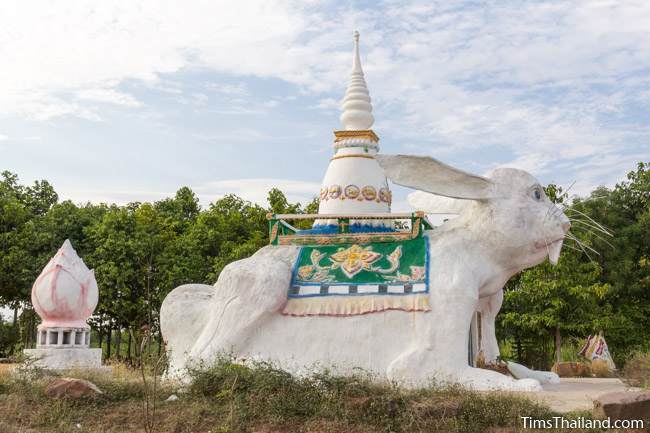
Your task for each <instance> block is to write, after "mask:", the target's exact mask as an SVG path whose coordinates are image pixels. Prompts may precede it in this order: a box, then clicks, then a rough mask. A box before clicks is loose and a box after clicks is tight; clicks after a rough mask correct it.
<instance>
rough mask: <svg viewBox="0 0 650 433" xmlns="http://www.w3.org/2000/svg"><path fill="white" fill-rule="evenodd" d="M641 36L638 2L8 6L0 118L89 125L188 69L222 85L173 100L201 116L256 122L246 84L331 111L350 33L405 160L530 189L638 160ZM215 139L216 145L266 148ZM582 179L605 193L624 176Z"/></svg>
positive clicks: (0, 37)
mask: <svg viewBox="0 0 650 433" xmlns="http://www.w3.org/2000/svg"><path fill="white" fill-rule="evenodd" d="M648 22H650V3H648V2H644V1H627V2H617V1H605V0H604V1H587V0H574V1H563V2H558V1H537V2H524V3H522V2H487V3H486V2H478V3H476V2H469V1H467V2H442V1H439V2H430V1H421V2H420V1H411V2H380V3H376V4H375V3H373V4H372V5H371V7H369V8H367V9H359V8H354V7H353V6H349V5H340V4H337V3H334V2H328V1H324V2H306V3H305V2H299V1H297V0H296V1H290V0H284V1H277V2H270V3H269V2H264V1H261V0H260V1H240V2H238V3H237V4H236V5H233V4H232V3H231V2H227V1H225V0H224V1H215V2H198V1H197V2H191V1H188V2H183V3H182V4H181V3H179V2H176V3H168V4H163V5H161V4H160V3H159V2H157V1H154V0H145V1H141V2H127V3H112V2H108V1H107V2H100V3H82V2H75V3H70V2H66V3H65V5H64V6H62V5H60V4H55V3H49V4H41V3H38V4H35V3H33V2H30V1H24V2H17V1H16V2H12V3H9V2H6V3H3V4H2V6H0V27H1V28H2V29H3V32H1V33H0V58H2V59H3V67H2V68H0V115H2V114H16V113H17V114H20V115H23V116H28V117H31V118H35V119H40V120H52V119H55V118H56V117H60V116H79V117H82V118H85V119H90V120H100V119H101V118H100V115H99V114H98V109H97V107H96V104H97V103H98V102H100V103H106V102H108V103H112V104H118V105H122V106H124V107H125V108H127V109H128V108H134V107H138V106H139V105H140V104H141V102H139V101H138V100H137V99H136V98H135V97H134V96H133V95H131V94H129V93H126V92H125V91H124V90H121V89H120V87H119V86H120V85H122V84H123V83H125V82H127V81H129V82H139V83H144V84H146V85H147V86H149V87H151V88H157V89H159V90H161V91H164V92H170V93H175V94H180V93H181V92H182V86H181V85H178V83H175V82H174V80H175V79H176V76H174V75H173V74H174V73H177V72H179V71H195V70H208V71H216V72H218V73H219V74H222V75H225V76H228V77H229V80H230V81H233V80H234V83H233V82H229V83H220V82H210V83H208V84H206V85H205V87H204V89H203V90H204V91H205V94H204V93H196V94H195V95H192V94H189V95H182V96H179V101H180V102H182V101H185V102H187V103H192V104H194V105H195V106H198V107H200V106H201V104H203V103H205V101H206V99H207V98H211V97H213V96H214V97H217V96H218V97H221V98H223V99H224V101H225V102H226V103H224V104H223V108H220V109H218V110H213V112H214V113H215V114H259V113H264V112H266V111H268V109H269V108H273V107H274V106H275V105H277V104H278V102H277V99H270V98H269V99H267V101H266V102H257V103H251V101H250V100H249V99H250V96H251V94H253V93H254V92H253V90H251V89H250V88H249V86H248V85H247V84H246V83H245V81H244V80H245V78H246V77H249V76H255V77H262V78H279V79H281V80H284V81H286V82H289V83H293V84H296V85H297V86H299V87H300V89H301V91H302V92H303V93H304V94H309V95H312V96H316V97H317V98H318V102H317V104H316V105H315V107H317V108H323V109H331V108H333V107H334V106H335V105H336V102H337V100H338V98H339V97H340V96H342V88H343V86H344V84H345V78H346V76H347V71H348V68H349V62H350V49H351V41H350V39H351V38H350V33H351V30H352V29H355V28H357V29H359V30H360V31H361V33H362V52H363V53H362V54H363V58H364V68H365V71H366V76H367V80H368V83H369V86H370V91H371V94H372V97H373V101H374V103H375V108H376V110H375V111H376V114H377V116H376V117H377V123H376V128H377V129H378V131H379V132H380V133H381V131H382V130H386V131H390V133H391V134H392V135H393V137H394V138H395V139H397V140H399V141H401V142H403V143H404V144H409V141H410V140H413V141H417V142H418V143H420V144H416V145H413V147H412V148H413V149H415V150H414V151H419V152H425V151H426V152H432V151H433V150H435V152H436V155H437V156H447V155H448V156H450V157H451V156H454V155H458V154H460V153H461V152H463V151H468V150H470V151H473V150H480V149H482V148H485V147H486V146H492V147H495V148H499V149H502V150H503V153H502V155H512V158H511V161H507V160H504V157H503V156H499V157H497V156H495V157H494V158H495V159H499V160H497V161H490V162H489V163H490V164H493V165H498V164H502V163H508V164H509V165H515V166H519V167H523V168H526V169H529V170H531V171H533V172H534V173H535V174H538V175H540V174H544V175H546V174H551V173H553V172H555V170H557V167H558V166H562V167H565V170H570V169H576V168H578V167H580V165H579V164H581V163H582V162H584V160H591V159H594V158H596V159H597V158H599V157H602V158H603V159H610V160H614V159H617V158H619V159H617V161H619V162H618V163H617V164H625V163H627V162H625V163H624V162H622V161H624V160H625V161H628V160H629V158H630V157H631V156H630V155H632V154H637V155H639V154H641V155H642V154H643V152H642V150H647V145H643V144H639V143H641V139H642V138H643V139H647V137H648V136H649V135H650V128H649V127H648V126H647V125H646V124H644V123H641V122H640V121H637V122H636V123H635V122H634V121H631V122H630V121H628V122H625V121H624V120H625V119H626V117H628V114H629V113H628V111H629V110H630V109H636V110H645V111H644V113H646V114H647V113H648V109H647V100H648V98H649V96H648V95H650V91H649V90H648V88H649V87H650V78H648V76H649V75H648V71H650V33H649V32H648V30H647V29H648ZM331 91H335V92H336V93H335V94H333V93H331ZM215 94H216V96H215ZM276 96H277V95H276ZM634 104H637V105H638V104H641V105H642V107H641V108H638V107H637V108H631V107H632V106H633V105H634ZM643 106H645V107H646V108H643ZM312 107H313V105H312ZM379 114H381V116H380V115H379ZM333 126H335V125H333ZM224 134H225V135H227V136H228V137H216V138H215V139H217V138H224V139H225V138H227V139H244V140H255V139H258V138H259V139H261V138H263V136H264V133H261V134H260V136H259V137H256V136H255V134H253V135H250V134H249V135H248V136H247V135H245V134H242V133H241V132H240V131H231V132H227V133H224ZM423 142H428V143H431V144H429V145H427V146H426V147H425V146H422V144H421V143H423ZM623 153H625V154H627V155H628V156H624V155H623ZM581 169H582V170H591V171H589V172H588V173H592V174H593V176H596V175H600V176H602V178H608V179H609V178H612V177H613V174H612V173H614V171H613V170H619V169H621V167H620V166H619V165H616V164H615V165H612V166H610V167H609V169H608V168H607V167H603V168H602V171H594V170H596V169H595V168H594V167H591V166H583V167H582V168H581ZM608 170H609V171H608ZM586 177H588V178H592V175H591V174H590V175H589V176H586ZM593 179H594V180H595V181H598V179H596V178H593Z"/></svg>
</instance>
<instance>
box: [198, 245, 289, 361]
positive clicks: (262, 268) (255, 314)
mask: <svg viewBox="0 0 650 433" xmlns="http://www.w3.org/2000/svg"><path fill="white" fill-rule="evenodd" d="M290 282H291V267H290V266H289V265H288V264H287V262H286V261H284V260H279V259H277V258H275V257H272V256H266V255H254V256H252V257H249V258H247V259H244V260H239V261H236V262H233V263H231V264H229V265H228V266H226V267H225V268H224V270H223V271H222V272H221V275H219V280H218V281H217V283H216V284H215V288H216V291H215V292H216V295H215V296H217V297H218V299H217V300H215V303H214V310H213V311H212V318H211V320H210V322H209V323H208V324H207V326H206V327H205V329H204V330H203V332H202V334H201V335H200V337H199V338H198V340H197V342H196V344H195V345H194V348H193V350H192V353H191V357H192V358H193V359H196V360H199V359H200V360H204V361H209V360H210V359H212V358H214V357H215V356H217V355H219V354H229V355H233V356H235V357H237V356H239V355H240V354H242V352H243V351H244V350H245V348H246V346H247V344H248V342H249V340H250V339H251V338H252V337H253V336H254V335H255V332H256V331H257V330H258V329H260V326H261V325H262V323H263V322H264V321H265V320H269V318H270V317H272V316H273V315H276V314H278V312H279V310H280V309H281V308H282V306H283V305H284V303H285V302H286V297H287V290H288V288H289V284H290Z"/></svg>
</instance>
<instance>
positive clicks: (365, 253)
mask: <svg viewBox="0 0 650 433" xmlns="http://www.w3.org/2000/svg"><path fill="white" fill-rule="evenodd" d="M379 259H381V254H379V253H376V252H374V251H372V247H371V246H368V247H361V246H359V245H352V246H351V247H350V248H347V249H344V248H339V252H338V253H335V254H332V255H331V256H330V260H332V261H333V262H334V263H333V265H332V268H334V269H336V268H337V267H339V266H340V267H341V270H342V271H343V273H344V274H345V275H347V277H348V278H353V277H354V276H355V275H357V274H358V273H359V272H361V271H362V270H366V271H370V270H371V269H372V266H371V265H372V264H373V263H375V262H376V261H377V260H379Z"/></svg>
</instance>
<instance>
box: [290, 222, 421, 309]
mask: <svg viewBox="0 0 650 433" xmlns="http://www.w3.org/2000/svg"><path fill="white" fill-rule="evenodd" d="M423 237H424V266H425V267H426V271H425V276H424V291H422V292H410V293H388V292H387V293H310V294H305V295H294V294H291V288H292V287H293V286H294V281H295V279H296V275H297V273H298V264H299V263H300V254H302V249H303V247H300V250H298V258H297V259H296V262H295V263H294V265H293V269H292V271H291V282H290V284H289V289H288V290H287V297H288V298H294V299H295V298H317V297H322V296H411V295H419V294H423V293H429V281H430V280H429V237H428V236H426V235H423ZM322 284H327V285H328V286H350V285H355V286H375V285H379V284H380V283H357V284H350V283H318V282H314V283H309V282H305V283H301V284H297V285H299V286H320V285H322ZM381 284H382V285H387V286H403V285H404V283H394V282H392V283H389V282H386V283H381ZM416 284H417V283H416Z"/></svg>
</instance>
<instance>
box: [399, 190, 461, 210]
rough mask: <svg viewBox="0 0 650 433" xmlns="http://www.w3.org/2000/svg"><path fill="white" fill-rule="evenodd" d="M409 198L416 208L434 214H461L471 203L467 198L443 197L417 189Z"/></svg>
mask: <svg viewBox="0 0 650 433" xmlns="http://www.w3.org/2000/svg"><path fill="white" fill-rule="evenodd" d="M407 200H408V202H409V204H410V205H411V206H413V208H414V209H415V210H420V211H422V212H426V213H432V214H456V215H459V214H460V213H462V212H463V209H465V207H466V206H467V205H468V204H469V203H470V202H468V201H467V200H459V199H457V198H450V197H443V196H441V195H435V194H431V193H430V192H424V191H415V192H412V193H410V194H409V195H408V197H407Z"/></svg>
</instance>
